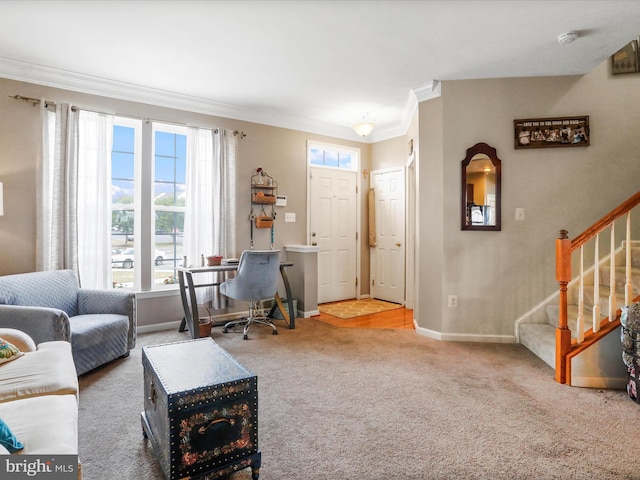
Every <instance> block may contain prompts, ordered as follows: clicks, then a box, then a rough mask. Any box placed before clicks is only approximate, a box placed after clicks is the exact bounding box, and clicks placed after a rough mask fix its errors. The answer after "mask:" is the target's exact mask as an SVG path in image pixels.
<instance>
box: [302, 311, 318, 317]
mask: <svg viewBox="0 0 640 480" xmlns="http://www.w3.org/2000/svg"><path fill="white" fill-rule="evenodd" d="M300 313H302V318H311V317H315V316H316V315H320V310H310V311H308V312H304V311H301V310H298V315H299V314H300Z"/></svg>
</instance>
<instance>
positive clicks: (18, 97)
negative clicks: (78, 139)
mask: <svg viewBox="0 0 640 480" xmlns="http://www.w3.org/2000/svg"><path fill="white" fill-rule="evenodd" d="M9 98H13V99H14V100H22V101H23V102H27V103H30V104H31V105H32V106H34V107H35V106H37V105H40V103H41V102H42V100H40V99H39V98H32V97H24V96H22V95H9ZM44 106H45V108H48V107H50V106H51V107H55V106H56V102H50V101H49V100H45V101H44ZM71 110H73V111H76V110H85V111H87V112H93V113H101V114H105V115H116V116H118V117H126V118H133V119H136V120H141V121H145V122H159V123H168V124H171V125H181V126H184V127H189V126H195V125H189V124H186V123H180V122H172V121H168V120H158V119H155V120H154V119H151V118H141V117H136V116H133V115H126V114H122V113H111V112H100V111H98V110H92V109H90V108H83V107H77V106H75V105H72V106H71ZM198 128H205V129H207V130H213V131H215V133H218V130H219V129H218V128H211V127H198ZM232 133H233V135H234V136H240V138H241V139H242V138H245V137H246V136H247V134H246V133H244V132H243V131H240V130H234V131H233V132H232Z"/></svg>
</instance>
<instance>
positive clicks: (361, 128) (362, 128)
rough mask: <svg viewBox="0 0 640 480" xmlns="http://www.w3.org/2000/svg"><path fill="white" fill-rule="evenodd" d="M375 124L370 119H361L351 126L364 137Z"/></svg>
mask: <svg viewBox="0 0 640 480" xmlns="http://www.w3.org/2000/svg"><path fill="white" fill-rule="evenodd" d="M375 126H376V124H375V123H374V122H372V121H370V120H362V121H360V122H358V123H354V124H353V125H351V128H353V129H354V130H355V132H356V133H357V134H358V135H360V136H361V137H366V136H367V135H369V134H370V133H371V131H372V130H373V129H374V128H375Z"/></svg>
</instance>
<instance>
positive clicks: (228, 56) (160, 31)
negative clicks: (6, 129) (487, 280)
mask: <svg viewBox="0 0 640 480" xmlns="http://www.w3.org/2000/svg"><path fill="white" fill-rule="evenodd" d="M569 31H576V32H578V33H579V37H578V39H577V40H576V41H574V42H573V43H570V44H566V45H561V44H560V43H559V42H558V40H557V38H558V35H560V34H563V33H566V32H569ZM639 34H640V2H639V1H637V0H625V1H622V0H620V1H619V0H602V1H596V0H586V1H578V0H576V1H573V0H554V1H546V0H533V1H525V0H522V1H520V0H487V1H479V0H470V1H463V0H448V1H436V0H433V1H426V0H423V1H420V0H413V1H408V0H390V1H385V0H362V1H358V0H351V1H348V0H343V1H326V0H324V1H313V0H297V1H295V0H289V1H283V0H271V1H269V0H267V1H251V0H244V1H243V0H236V1H214V0H211V1H204V0H203V1H170V0H164V1H160V0H158V1H154V0H142V1H138V0H129V1H116V0H111V1H100V0H93V1H58V0H41V1H31V0H20V1H9V0H3V1H0V77H5V78H11V79H16V80H22V81H27V82H32V83H37V84H43V85H48V86H54V87H60V88H69V89H73V90H76V91H81V92H85V93H92V94H98V95H106V96H110V97H115V98H121V99H126V100H135V101H141V102H145V103H151V104H156V105H162V106H168V107H175V108H181V109H184V110H189V111H195V112H201V113H207V114H211V115H217V116H222V117H227V118H235V119H239V120H245V121H251V122H258V123H263V124H268V125H274V126H279V127H285V128H294V129H297V130H302V131H308V132H313V133H317V134H323V135H331V136H335V137H338V138H345V139H352V140H357V139H360V140H362V138H360V137H358V136H357V135H356V134H355V133H354V132H353V130H351V128H350V125H351V124H352V123H354V122H356V121H357V120H359V119H360V118H361V117H362V116H363V115H365V114H367V115H368V116H369V118H371V119H372V120H374V121H375V122H376V129H375V130H374V131H373V132H372V133H371V134H370V135H369V136H368V137H367V138H366V139H365V140H364V141H367V142H371V141H379V140H383V139H386V138H392V137H395V136H398V135H402V134H404V133H405V132H406V130H407V127H408V125H409V122H410V120H411V118H412V116H413V113H414V111H415V108H416V105H417V102H418V101H422V100H424V99H426V98H429V97H430V96H435V95H437V92H438V82H439V81H441V80H457V79H479V78H498V77H523V76H524V77H528V76H546V75H574V74H583V73H586V72H588V71H589V70H591V69H592V68H594V67H595V66H597V65H598V64H600V63H601V62H603V61H604V60H606V59H607V58H608V57H609V56H610V55H611V54H613V53H614V52H615V51H617V50H618V49H619V48H621V47H623V46H624V45H626V44H627V43H629V42H630V41H631V40H633V39H635V38H637V37H638V35H639ZM15 93H16V94H20V93H21V92H15Z"/></svg>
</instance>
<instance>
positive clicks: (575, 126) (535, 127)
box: [513, 116, 589, 149]
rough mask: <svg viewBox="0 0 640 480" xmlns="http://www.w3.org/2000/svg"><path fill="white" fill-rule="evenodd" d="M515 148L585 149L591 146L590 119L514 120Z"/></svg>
mask: <svg viewBox="0 0 640 480" xmlns="http://www.w3.org/2000/svg"><path fill="white" fill-rule="evenodd" d="M513 127H514V132H515V138H514V140H515V148H522V149H525V148H549V147H585V146H588V145H589V117H588V116H586V117H577V116H576V117H556V118H530V119H524V120H514V121H513Z"/></svg>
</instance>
